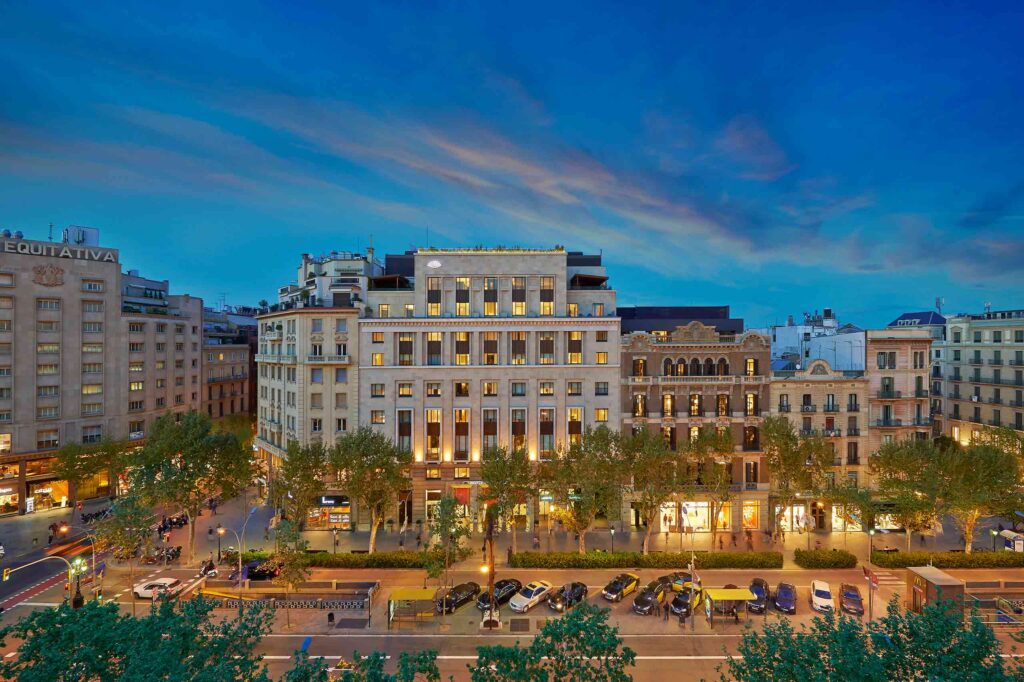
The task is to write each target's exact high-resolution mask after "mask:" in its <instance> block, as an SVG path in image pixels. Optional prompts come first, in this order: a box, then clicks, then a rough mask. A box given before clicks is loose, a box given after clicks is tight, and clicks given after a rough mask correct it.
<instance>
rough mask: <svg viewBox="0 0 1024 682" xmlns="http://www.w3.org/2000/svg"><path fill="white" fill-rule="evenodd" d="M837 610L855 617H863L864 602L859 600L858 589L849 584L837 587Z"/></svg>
mask: <svg viewBox="0 0 1024 682" xmlns="http://www.w3.org/2000/svg"><path fill="white" fill-rule="evenodd" d="M839 608H840V609H842V610H843V611H845V612H846V613H851V614H853V615H855V616H863V615H864V600H863V599H861V598H860V588H859V587H857V586H856V585H851V584H850V583H843V584H841V585H840V586H839Z"/></svg>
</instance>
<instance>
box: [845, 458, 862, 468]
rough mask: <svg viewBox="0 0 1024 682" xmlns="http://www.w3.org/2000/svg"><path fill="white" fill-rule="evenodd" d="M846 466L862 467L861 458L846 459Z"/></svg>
mask: <svg viewBox="0 0 1024 682" xmlns="http://www.w3.org/2000/svg"><path fill="white" fill-rule="evenodd" d="M846 466H851V467H856V466H860V457H848V458H847V459H846Z"/></svg>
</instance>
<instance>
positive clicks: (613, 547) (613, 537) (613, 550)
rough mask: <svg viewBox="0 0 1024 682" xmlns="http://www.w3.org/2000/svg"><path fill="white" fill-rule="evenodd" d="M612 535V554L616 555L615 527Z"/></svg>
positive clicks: (612, 529)
mask: <svg viewBox="0 0 1024 682" xmlns="http://www.w3.org/2000/svg"><path fill="white" fill-rule="evenodd" d="M611 534H612V554H615V528H614V527H612V528H611Z"/></svg>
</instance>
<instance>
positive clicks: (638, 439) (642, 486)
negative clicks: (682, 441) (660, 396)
mask: <svg viewBox="0 0 1024 682" xmlns="http://www.w3.org/2000/svg"><path fill="white" fill-rule="evenodd" d="M619 438H620V445H619V447H620V449H621V452H622V457H623V460H624V461H625V463H626V467H627V471H628V472H629V475H630V477H631V478H632V486H631V488H632V500H633V508H634V509H636V510H637V511H639V512H640V516H641V517H642V518H643V520H644V524H646V526H647V530H646V531H645V532H644V544H643V553H644V554H647V553H648V551H649V549H650V543H651V533H652V532H653V530H654V525H655V523H656V522H657V520H658V515H659V514H660V513H661V506H662V505H663V504H665V503H666V502H668V501H669V500H671V499H672V498H673V497H674V496H675V495H676V494H679V493H682V492H683V488H684V487H686V485H687V484H688V480H687V477H686V473H687V472H686V467H685V466H684V465H683V464H682V460H683V455H682V454H681V453H678V452H673V451H672V448H670V447H669V444H668V441H667V440H666V439H665V437H664V435H662V434H661V433H660V432H656V431H651V430H650V429H648V428H642V429H640V430H639V431H635V432H628V433H623V434H621V435H620V437H619Z"/></svg>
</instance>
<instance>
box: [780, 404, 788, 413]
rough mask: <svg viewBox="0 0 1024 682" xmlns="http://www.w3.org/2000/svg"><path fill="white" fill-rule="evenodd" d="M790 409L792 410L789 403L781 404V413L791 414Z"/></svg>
mask: <svg viewBox="0 0 1024 682" xmlns="http://www.w3.org/2000/svg"><path fill="white" fill-rule="evenodd" d="M789 408H790V405H789V403H785V404H783V403H779V412H789Z"/></svg>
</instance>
